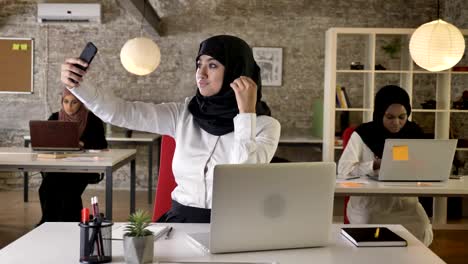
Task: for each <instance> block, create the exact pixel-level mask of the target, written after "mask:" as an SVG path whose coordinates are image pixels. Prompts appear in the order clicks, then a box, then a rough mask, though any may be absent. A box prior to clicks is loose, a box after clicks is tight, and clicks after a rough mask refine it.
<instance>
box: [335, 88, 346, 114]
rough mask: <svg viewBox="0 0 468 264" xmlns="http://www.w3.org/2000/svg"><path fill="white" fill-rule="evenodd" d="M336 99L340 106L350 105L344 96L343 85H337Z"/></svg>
mask: <svg viewBox="0 0 468 264" xmlns="http://www.w3.org/2000/svg"><path fill="white" fill-rule="evenodd" d="M336 100H337V101H338V104H337V106H338V107H339V108H348V106H347V105H346V99H345V97H344V94H343V92H342V90H341V86H339V85H337V86H336Z"/></svg>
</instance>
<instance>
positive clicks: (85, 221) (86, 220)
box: [81, 208, 89, 224]
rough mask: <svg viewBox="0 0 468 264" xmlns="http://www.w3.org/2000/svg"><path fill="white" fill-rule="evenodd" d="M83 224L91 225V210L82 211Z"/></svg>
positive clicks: (84, 209)
mask: <svg viewBox="0 0 468 264" xmlns="http://www.w3.org/2000/svg"><path fill="white" fill-rule="evenodd" d="M81 223H83V224H88V223H89V209H88V208H83V209H81Z"/></svg>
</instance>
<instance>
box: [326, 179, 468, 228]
mask: <svg viewBox="0 0 468 264" xmlns="http://www.w3.org/2000/svg"><path fill="white" fill-rule="evenodd" d="M353 182H354V183H353ZM335 195H356V196H371V195H372V196H375V195H379V196H385V195H389V196H432V197H434V209H433V216H432V224H434V225H436V226H437V225H443V224H446V223H447V197H449V196H456V197H460V196H468V178H467V179H464V178H463V177H462V178H461V179H459V180H455V179H450V180H448V181H447V182H431V183H417V182H378V181H374V180H370V179H368V178H367V177H361V178H360V179H356V180H349V181H345V182H337V183H336V187H335Z"/></svg>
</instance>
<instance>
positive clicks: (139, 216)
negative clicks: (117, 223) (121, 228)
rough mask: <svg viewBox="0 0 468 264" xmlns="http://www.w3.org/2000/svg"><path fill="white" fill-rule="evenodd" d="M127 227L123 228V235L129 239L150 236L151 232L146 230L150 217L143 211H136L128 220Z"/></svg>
mask: <svg viewBox="0 0 468 264" xmlns="http://www.w3.org/2000/svg"><path fill="white" fill-rule="evenodd" d="M128 222H129V223H128V225H127V226H126V227H125V235H126V236H130V237H144V236H148V235H152V234H153V232H151V231H150V230H148V229H146V228H147V227H148V226H149V224H150V222H151V217H150V215H149V214H148V213H147V212H146V211H143V210H137V211H136V212H135V213H133V214H131V215H130V217H129V218H128Z"/></svg>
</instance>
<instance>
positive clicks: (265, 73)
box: [252, 47, 283, 86]
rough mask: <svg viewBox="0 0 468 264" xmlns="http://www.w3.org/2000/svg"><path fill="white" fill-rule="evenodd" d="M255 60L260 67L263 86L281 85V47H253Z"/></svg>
mask: <svg viewBox="0 0 468 264" xmlns="http://www.w3.org/2000/svg"><path fill="white" fill-rule="evenodd" d="M252 51H253V55H254V58H255V61H256V62H257V64H258V66H260V69H261V76H262V85H263V86H281V84H282V75H283V48H271V47H254V48H252Z"/></svg>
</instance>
